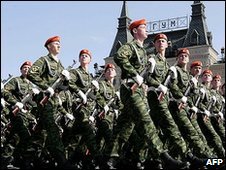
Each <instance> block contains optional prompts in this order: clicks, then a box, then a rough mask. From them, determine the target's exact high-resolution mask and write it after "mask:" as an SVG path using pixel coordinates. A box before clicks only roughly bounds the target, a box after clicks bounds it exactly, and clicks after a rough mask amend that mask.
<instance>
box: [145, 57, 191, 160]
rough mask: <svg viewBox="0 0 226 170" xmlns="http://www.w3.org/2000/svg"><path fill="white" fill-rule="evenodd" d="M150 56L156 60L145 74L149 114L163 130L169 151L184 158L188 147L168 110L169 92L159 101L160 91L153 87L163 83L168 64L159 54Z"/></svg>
mask: <svg viewBox="0 0 226 170" xmlns="http://www.w3.org/2000/svg"><path fill="white" fill-rule="evenodd" d="M150 57H153V58H154V59H155V61H156V65H155V68H154V72H153V73H150V74H149V75H148V76H147V85H148V86H149V88H150V91H149V92H148V102H149V106H150V110H151V111H150V115H151V117H152V119H153V121H154V123H155V125H156V127H157V128H159V129H160V130H161V131H162V132H163V135H164V140H165V144H166V145H168V146H167V147H168V148H169V150H170V153H172V154H173V155H174V156H175V157H178V158H185V157H186V154H187V152H188V148H187V146H186V143H185V141H184V139H183V138H182V136H181V133H180V131H179V129H178V126H177V125H176V124H175V121H174V120H173V117H172V115H171V113H170V111H169V108H168V104H169V94H168V92H167V94H165V96H164V97H163V100H162V101H159V100H158V96H159V94H160V93H159V92H157V91H155V88H157V87H158V86H159V85H160V84H164V81H165V79H166V77H167V75H168V72H169V64H168V63H167V61H166V60H165V61H164V60H162V59H161V58H160V56H159V54H157V55H151V56H150ZM170 90H171V89H170ZM166 136H167V137H166ZM167 143H168V144H167Z"/></svg>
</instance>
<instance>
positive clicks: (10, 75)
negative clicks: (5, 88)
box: [2, 74, 13, 85]
mask: <svg viewBox="0 0 226 170" xmlns="http://www.w3.org/2000/svg"><path fill="white" fill-rule="evenodd" d="M12 78H13V75H12V74H9V77H8V78H7V79H5V80H2V83H3V85H6V84H7V83H8V82H9V81H10V80H11V79H12Z"/></svg>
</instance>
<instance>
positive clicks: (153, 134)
mask: <svg viewBox="0 0 226 170" xmlns="http://www.w3.org/2000/svg"><path fill="white" fill-rule="evenodd" d="M130 87H131V86H127V85H124V84H122V85H121V88H120V95H121V96H120V97H121V100H122V103H123V105H124V108H123V110H122V113H121V114H120V115H119V117H118V121H117V125H116V126H115V128H114V130H113V140H112V148H111V156H112V157H113V156H116V157H118V156H119V154H120V152H121V149H122V147H123V145H124V144H125V142H127V141H128V139H129V138H130V135H131V133H132V132H133V130H134V128H135V129H136V132H137V134H138V135H139V137H140V138H141V139H142V140H144V141H145V142H147V144H148V147H149V151H150V152H151V154H152V156H153V157H155V158H158V157H159V156H160V154H161V153H163V152H165V150H164V149H163V143H162V141H161V140H160V138H159V136H158V133H157V130H156V128H155V125H154V123H153V121H152V119H151V117H150V115H149V112H148V106H147V101H146V97H145V95H144V92H143V89H142V88H140V87H139V88H137V90H136V91H135V92H134V93H133V94H132V91H131V89H130Z"/></svg>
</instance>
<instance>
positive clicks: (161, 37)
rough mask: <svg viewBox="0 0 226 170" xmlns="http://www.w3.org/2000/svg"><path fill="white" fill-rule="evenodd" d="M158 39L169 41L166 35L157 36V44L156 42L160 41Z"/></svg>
mask: <svg viewBox="0 0 226 170" xmlns="http://www.w3.org/2000/svg"><path fill="white" fill-rule="evenodd" d="M158 39H165V40H166V41H167V40H168V39H167V36H166V35H165V34H157V35H156V36H155V38H154V41H153V42H155V41H156V40H158Z"/></svg>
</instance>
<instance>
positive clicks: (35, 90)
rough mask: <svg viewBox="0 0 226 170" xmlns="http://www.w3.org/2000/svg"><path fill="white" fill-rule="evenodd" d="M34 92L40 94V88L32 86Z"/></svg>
mask: <svg viewBox="0 0 226 170" xmlns="http://www.w3.org/2000/svg"><path fill="white" fill-rule="evenodd" d="M32 92H33V93H34V94H39V93H40V91H39V89H37V88H32Z"/></svg>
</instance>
